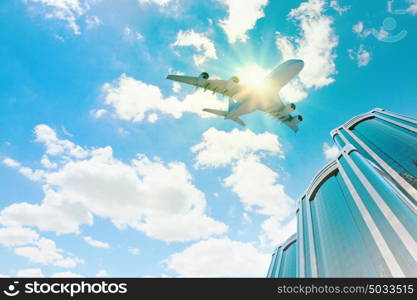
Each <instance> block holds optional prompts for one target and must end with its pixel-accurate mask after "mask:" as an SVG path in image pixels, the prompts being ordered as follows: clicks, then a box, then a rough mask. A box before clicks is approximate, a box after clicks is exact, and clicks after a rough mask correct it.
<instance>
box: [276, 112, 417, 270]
mask: <svg viewBox="0 0 417 300" xmlns="http://www.w3.org/2000/svg"><path fill="white" fill-rule="evenodd" d="M416 132H417V121H416V120H414V119H411V118H406V117H403V116H399V115H396V114H393V113H390V112H386V111H384V110H382V109H374V110H372V111H371V112H369V113H367V114H363V115H360V116H357V117H355V118H353V119H351V120H350V121H349V122H347V123H346V124H344V125H343V126H341V127H339V128H337V129H335V130H333V131H332V136H333V139H334V140H335V143H336V144H337V146H338V147H339V148H340V154H339V156H338V158H337V159H335V160H334V161H331V162H330V163H329V164H327V165H326V166H325V167H324V168H323V169H322V170H320V171H319V172H318V173H317V175H316V176H315V177H314V179H313V181H312V182H311V184H310V186H309V187H308V189H307V191H306V192H305V194H304V195H303V196H302V197H301V199H300V200H299V201H298V205H297V210H296V213H297V224H298V225H297V234H296V236H294V237H292V238H293V240H294V241H295V240H296V241H297V242H296V243H294V244H295V245H296V247H297V249H296V250H297V251H296V252H297V259H296V262H295V263H294V269H296V276H297V277H404V276H413V277H415V276H417V243H416V238H417V217H416V201H417V196H416V185H415V180H416V176H417V165H416V164H415V161H416V157H417V134H416ZM286 243H288V241H287V242H286ZM286 243H284V244H283V245H282V246H280V247H279V248H278V250H277V251H276V254H275V256H274V257H273V259H272V263H271V266H272V265H273V264H274V266H281V265H280V264H279V263H277V255H278V256H279V255H280V253H281V252H282V249H286V247H287V246H286ZM278 262H279V260H278ZM274 266H272V269H273V267H274ZM272 269H271V267H270V272H268V277H288V276H286V275H285V274H286V273H285V272H283V271H282V272H281V270H279V271H275V272H273V270H272Z"/></svg>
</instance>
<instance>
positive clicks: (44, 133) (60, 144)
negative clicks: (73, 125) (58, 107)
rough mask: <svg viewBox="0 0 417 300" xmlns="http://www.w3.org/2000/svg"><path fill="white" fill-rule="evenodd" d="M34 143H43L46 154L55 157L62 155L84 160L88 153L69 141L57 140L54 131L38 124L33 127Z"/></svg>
mask: <svg viewBox="0 0 417 300" xmlns="http://www.w3.org/2000/svg"><path fill="white" fill-rule="evenodd" d="M34 132H35V136H36V139H35V141H36V142H39V143H43V144H44V145H45V147H46V153H47V154H49V155H51V156H55V155H62V156H64V157H71V158H84V157H86V156H87V154H88V151H87V150H85V149H83V148H82V147H80V146H78V145H75V144H74V143H73V142H71V141H69V140H63V139H58V137H57V135H56V132H55V130H53V129H52V128H51V127H49V126H47V125H44V124H40V125H37V126H36V127H35V130H34Z"/></svg>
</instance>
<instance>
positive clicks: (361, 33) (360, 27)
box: [352, 21, 372, 39]
mask: <svg viewBox="0 0 417 300" xmlns="http://www.w3.org/2000/svg"><path fill="white" fill-rule="evenodd" d="M352 31H353V32H354V33H355V34H356V35H357V36H358V37H360V38H362V39H363V38H366V37H367V36H368V35H370V34H371V33H372V30H370V29H365V26H364V24H363V22H362V21H359V22H358V23H356V24H355V25H353V27H352Z"/></svg>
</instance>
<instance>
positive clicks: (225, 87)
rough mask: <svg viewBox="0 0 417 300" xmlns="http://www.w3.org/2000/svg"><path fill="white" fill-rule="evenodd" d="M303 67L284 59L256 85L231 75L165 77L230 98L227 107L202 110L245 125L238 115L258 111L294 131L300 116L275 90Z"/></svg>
mask: <svg viewBox="0 0 417 300" xmlns="http://www.w3.org/2000/svg"><path fill="white" fill-rule="evenodd" d="M303 67H304V62H303V61H302V60H299V59H290V60H287V61H285V62H284V63H282V64H280V65H278V66H277V67H276V68H274V69H273V70H272V71H271V72H270V73H269V74H268V75H267V76H266V77H265V78H264V79H263V81H262V83H261V84H260V85H259V86H257V87H255V86H251V85H249V84H244V83H240V82H239V78H238V77H237V76H233V77H231V78H230V79H229V80H219V79H209V74H208V73H207V72H203V73H201V74H200V76H198V77H192V76H181V75H168V76H167V79H169V80H173V81H178V82H182V83H186V84H189V85H193V86H195V87H196V88H202V89H204V91H206V90H210V91H212V92H213V94H215V93H218V94H222V95H223V96H228V97H229V107H228V109H227V110H218V109H210V108H204V109H203V111H205V112H208V113H211V114H215V115H218V116H223V117H224V119H230V120H232V121H234V122H236V123H238V124H240V125H242V126H246V124H245V122H243V121H242V119H240V116H242V115H245V114H249V113H251V112H254V111H256V110H260V111H263V112H265V113H267V114H269V115H271V116H272V117H273V118H274V119H276V120H278V121H280V122H282V123H283V124H285V125H287V126H288V127H289V128H291V129H292V130H293V131H294V132H297V131H298V129H299V128H298V123H300V122H301V121H302V120H303V117H302V116H301V115H296V116H292V115H291V113H292V112H293V111H294V110H295V109H296V106H295V104H294V103H288V104H284V103H283V101H282V100H281V98H280V96H279V94H278V93H279V91H280V89H281V88H282V87H283V86H285V85H286V84H287V83H288V82H289V81H290V80H291V79H293V78H294V77H295V76H297V75H298V73H300V72H301V70H302V69H303Z"/></svg>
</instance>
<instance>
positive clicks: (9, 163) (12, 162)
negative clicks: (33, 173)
mask: <svg viewBox="0 0 417 300" xmlns="http://www.w3.org/2000/svg"><path fill="white" fill-rule="evenodd" d="M3 164H4V165H6V166H8V167H11V168H18V167H20V163H19V162H17V161H15V160H14V159H12V158H10V157H6V158H4V159H3Z"/></svg>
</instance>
